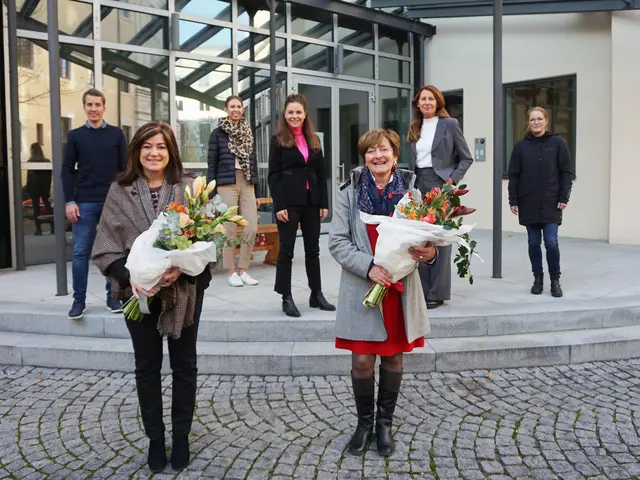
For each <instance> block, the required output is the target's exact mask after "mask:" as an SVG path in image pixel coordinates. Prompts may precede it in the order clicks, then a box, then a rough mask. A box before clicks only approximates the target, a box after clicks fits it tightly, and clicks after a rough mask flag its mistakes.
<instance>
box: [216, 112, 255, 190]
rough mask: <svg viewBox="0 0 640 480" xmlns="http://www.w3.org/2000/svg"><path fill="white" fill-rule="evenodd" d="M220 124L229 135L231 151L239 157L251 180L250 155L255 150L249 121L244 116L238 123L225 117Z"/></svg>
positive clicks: (245, 173) (239, 161)
mask: <svg viewBox="0 0 640 480" xmlns="http://www.w3.org/2000/svg"><path fill="white" fill-rule="evenodd" d="M218 126H219V127H220V128H221V129H222V131H223V132H224V133H226V134H227V136H228V137H229V151H230V152H231V153H233V154H234V155H235V156H236V158H237V159H238V163H239V164H240V168H242V171H243V172H244V176H245V177H247V181H251V164H250V160H249V156H250V155H251V151H252V150H253V133H251V128H250V127H249V123H248V122H247V121H246V120H245V119H244V117H243V118H242V120H240V121H239V122H238V124H237V125H236V124H235V123H233V122H232V121H231V119H230V118H229V117H224V118H221V119H220V121H219V122H218Z"/></svg>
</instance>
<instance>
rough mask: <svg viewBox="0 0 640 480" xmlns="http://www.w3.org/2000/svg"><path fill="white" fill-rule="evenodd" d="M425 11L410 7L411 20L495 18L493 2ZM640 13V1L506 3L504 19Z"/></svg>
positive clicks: (455, 1)
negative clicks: (608, 12) (638, 10)
mask: <svg viewBox="0 0 640 480" xmlns="http://www.w3.org/2000/svg"><path fill="white" fill-rule="evenodd" d="M421 1H422V2H423V6H422V7H409V9H408V10H407V17H409V18H414V19H418V18H429V19H431V18H457V17H488V16H491V15H493V5H492V2H490V1H478V2H467V3H466V4H463V3H462V2H460V1H459V0H449V1H448V2H443V1H440V2H438V3H428V4H425V0H421ZM633 9H640V0H576V1H571V0H505V2H504V6H503V15H544V14H555V13H585V12H607V11H620V10H633Z"/></svg>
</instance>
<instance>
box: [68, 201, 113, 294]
mask: <svg viewBox="0 0 640 480" xmlns="http://www.w3.org/2000/svg"><path fill="white" fill-rule="evenodd" d="M103 206H104V203H78V208H79V209H80V218H78V221H77V222H76V223H74V224H73V225H72V230H73V261H72V262H71V275H72V277H73V299H74V300H75V301H76V302H83V303H84V302H85V301H86V299H87V280H88V278H89V259H90V258H91V249H92V248H93V241H94V240H95V238H96V229H97V228H98V222H99V221H100V215H101V214H102V207H103ZM105 288H106V290H107V300H108V299H109V298H110V297H111V282H110V281H109V280H107V283H106V286H105Z"/></svg>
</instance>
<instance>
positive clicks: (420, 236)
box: [360, 190, 477, 282]
mask: <svg viewBox="0 0 640 480" xmlns="http://www.w3.org/2000/svg"><path fill="white" fill-rule="evenodd" d="M412 192H413V194H414V196H415V198H421V196H420V192H419V191H418V192H417V193H416V190H413V191H412ZM408 201H409V198H408V193H407V194H405V196H404V197H403V198H402V200H400V202H398V205H402V204H404V203H407V202H408ZM403 217H404V216H403V215H402V214H401V213H400V212H398V211H397V210H396V211H395V212H394V214H393V217H387V216H384V215H370V214H368V213H364V212H360V219H361V220H362V221H363V222H364V223H365V224H373V225H378V228H377V231H378V242H377V243H376V254H375V256H374V258H373V263H374V264H376V265H380V266H381V267H383V268H385V269H386V270H387V271H388V272H389V274H390V275H391V276H392V277H393V281H394V282H398V281H400V280H402V279H403V278H405V277H406V276H407V275H409V274H410V273H411V272H412V271H413V270H414V269H415V268H416V267H417V265H418V264H417V262H415V261H414V260H413V258H411V254H410V253H409V248H411V247H423V246H425V245H426V243H427V242H433V243H434V244H436V245H440V246H442V245H462V246H466V247H467V248H469V245H468V244H467V242H466V241H465V240H464V238H462V235H464V234H466V233H469V232H470V231H471V230H472V229H473V227H474V226H473V225H462V226H461V227H460V228H459V229H445V228H444V227H443V226H441V225H432V224H430V223H426V222H421V221H417V220H408V219H406V218H403ZM474 255H475V256H477V255H476V254H475V253H474Z"/></svg>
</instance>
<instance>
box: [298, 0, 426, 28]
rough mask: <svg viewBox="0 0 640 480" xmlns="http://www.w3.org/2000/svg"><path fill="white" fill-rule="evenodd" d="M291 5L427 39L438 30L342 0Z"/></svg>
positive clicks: (306, 0)
mask: <svg viewBox="0 0 640 480" xmlns="http://www.w3.org/2000/svg"><path fill="white" fill-rule="evenodd" d="M290 3H292V4H297V5H304V6H307V7H309V8H315V9H317V10H324V11H326V12H331V13H337V14H338V15H344V16H347V17H354V18H360V19H361V20H364V21H367V22H371V23H377V24H381V25H385V26H387V27H391V28H397V29H400V30H405V31H407V32H410V33H415V34H417V35H424V36H425V37H433V36H434V35H435V33H436V29H435V27H434V26H433V25H429V24H428V23H423V22H416V21H413V20H409V19H407V18H403V17H400V16H398V15H394V14H391V13H386V12H383V11H380V10H374V9H373V8H369V7H365V6H362V5H358V4H355V3H347V2H343V1H340V0H290Z"/></svg>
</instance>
